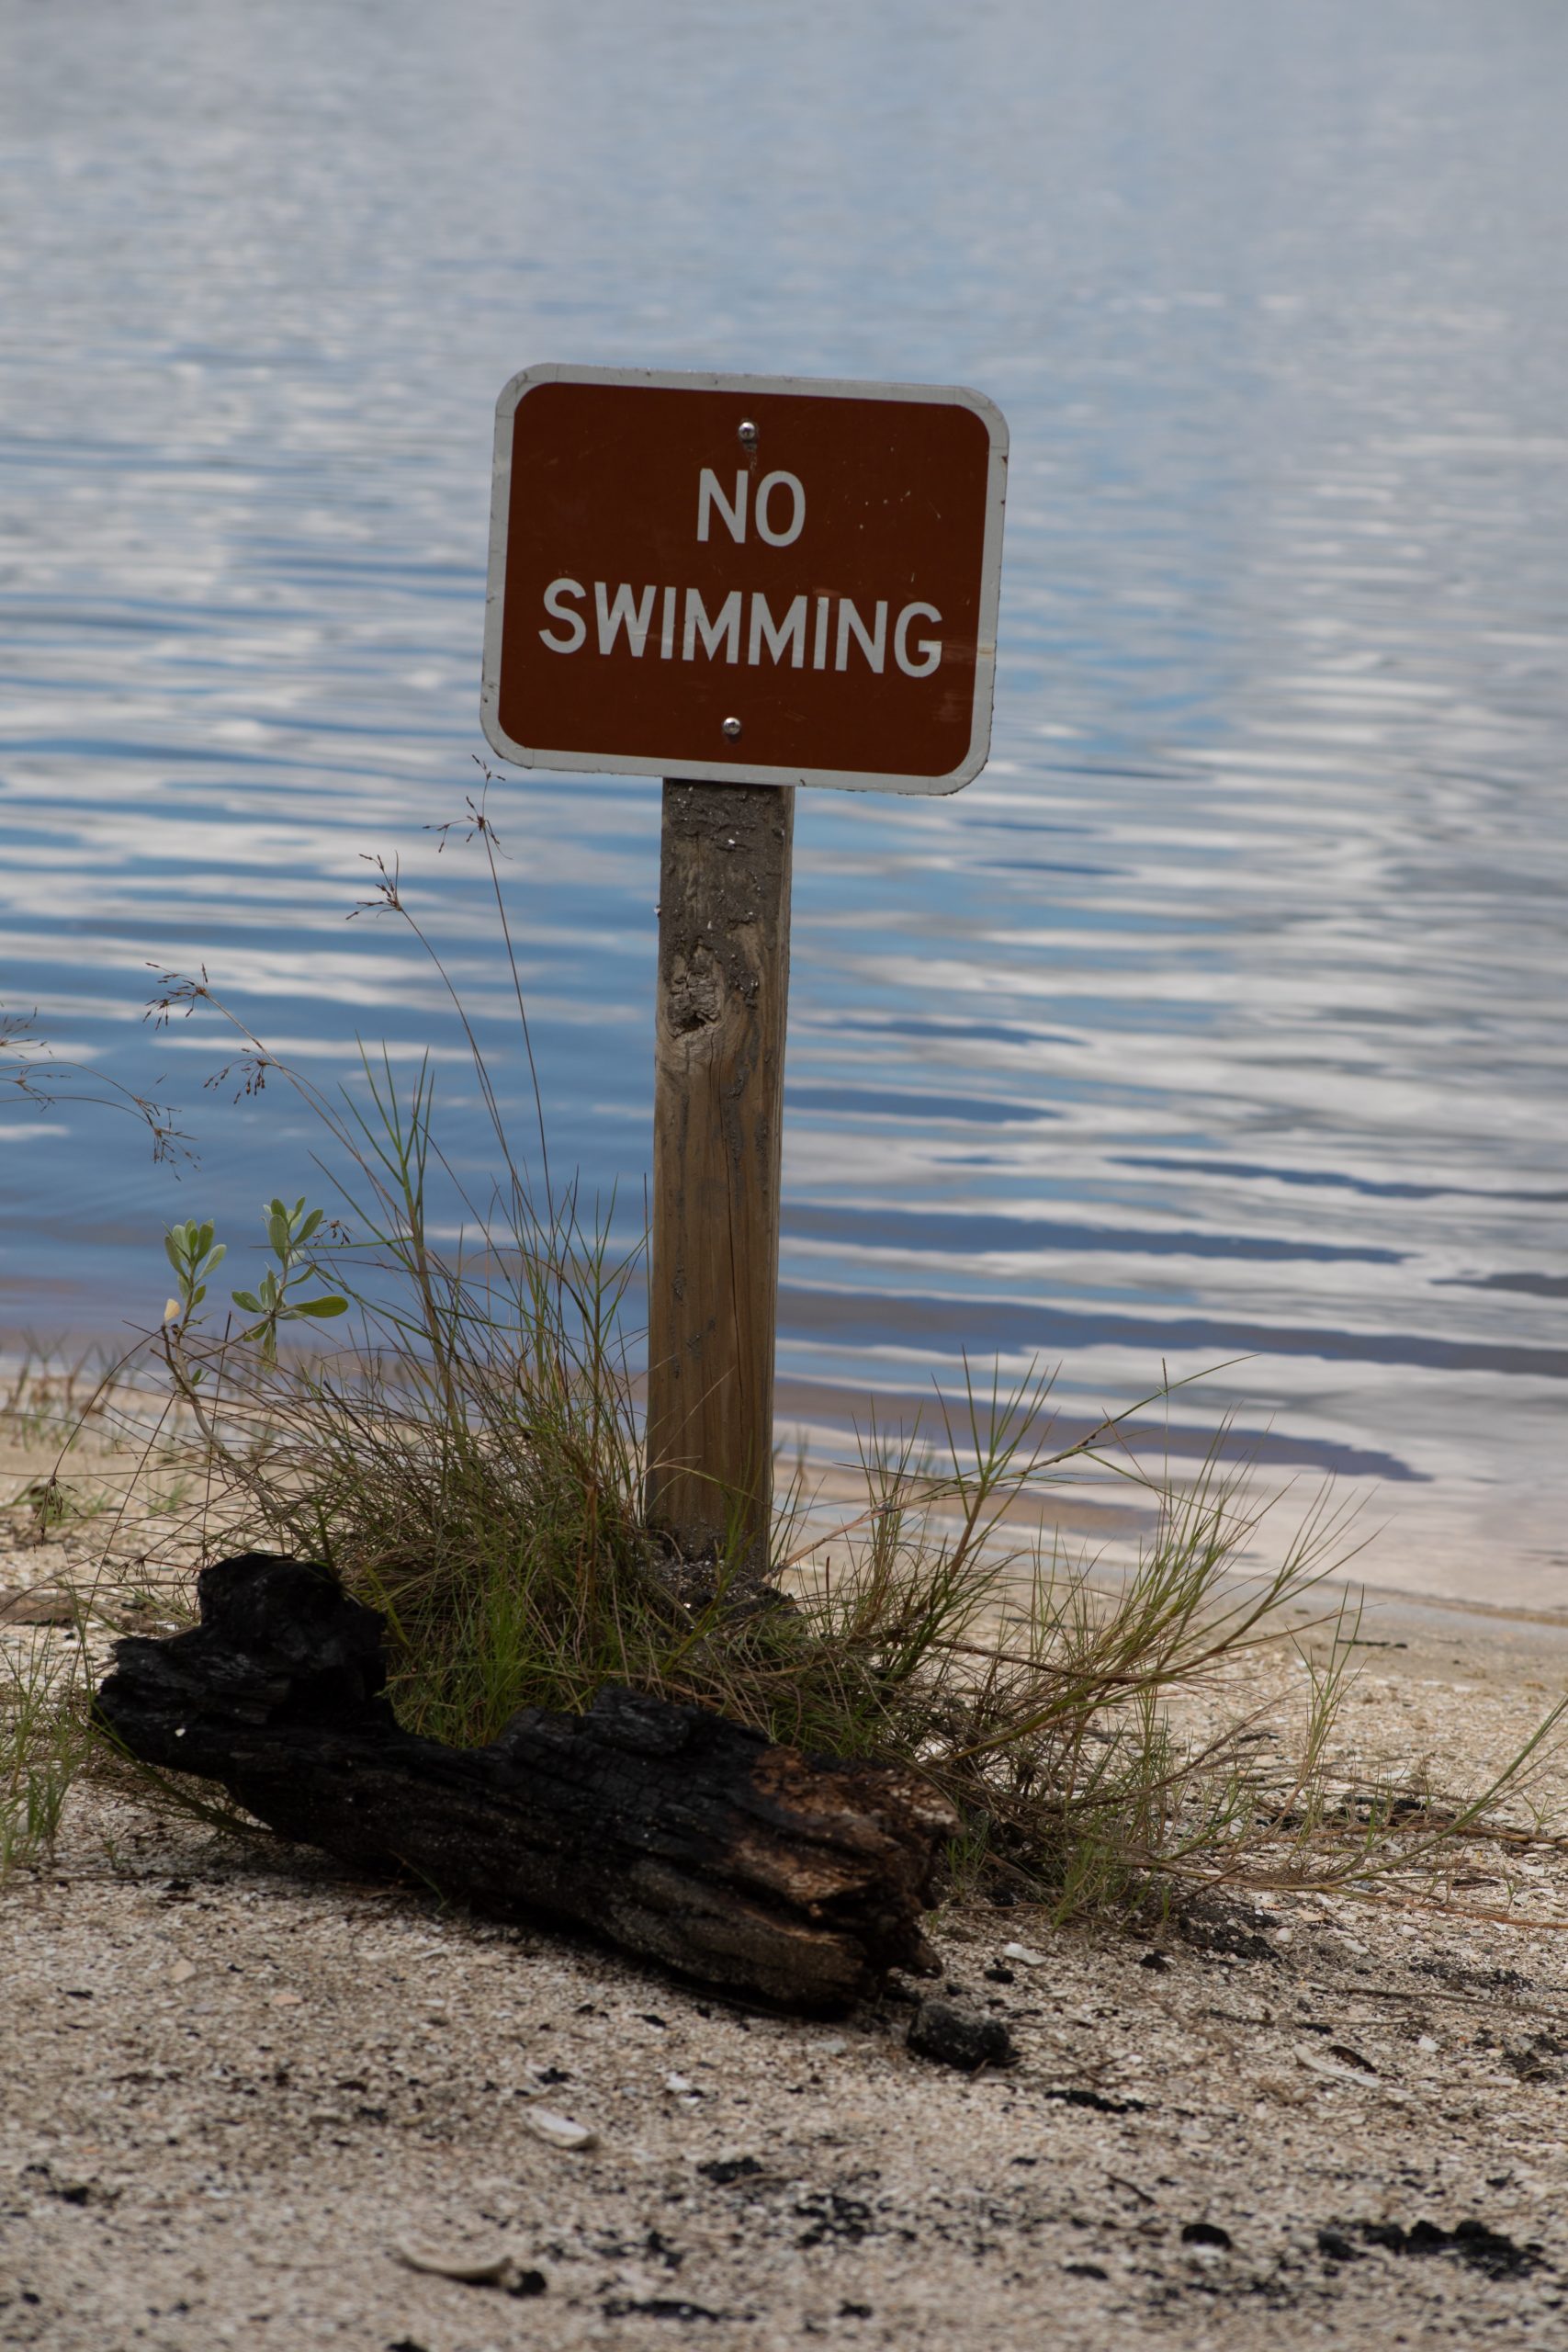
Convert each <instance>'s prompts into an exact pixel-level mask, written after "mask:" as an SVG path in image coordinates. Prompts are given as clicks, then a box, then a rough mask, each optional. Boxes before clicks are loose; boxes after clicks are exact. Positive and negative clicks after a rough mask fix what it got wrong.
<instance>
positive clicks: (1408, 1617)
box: [0, 1546, 1568, 2352]
mask: <svg viewBox="0 0 1568 2352" xmlns="http://www.w3.org/2000/svg"><path fill="white" fill-rule="evenodd" d="M81 1556H82V1555H80V1554H75V1555H73V1552H71V1551H62V1550H61V1549H59V1548H58V1547H55V1546H48V1547H45V1548H44V1549H43V1550H41V1551H40V1550H27V1551H19V1552H16V1553H13V1555H11V1556H10V1558H9V1559H8V1560H6V1561H5V1562H3V1563H0V1582H4V1583H9V1584H15V1583H17V1582H18V1581H26V1582H29V1583H39V1582H42V1581H44V1580H45V1579H46V1578H47V1577H51V1576H53V1575H56V1574H60V1573H67V1574H69V1573H72V1572H73V1559H74V1565H75V1568H76V1570H77V1572H79V1569H80V1559H81ZM1362 1632H1363V1635H1364V1637H1365V1639H1366V1641H1367V1642H1368V1643H1369V1645H1376V1646H1369V1647H1368V1649H1367V1651H1366V1653H1365V1657H1366V1661H1367V1664H1366V1669H1365V1675H1364V1679H1363V1684H1362V1688H1361V1690H1360V1691H1359V1693H1358V1694H1357V1696H1356V1697H1355V1698H1353V1699H1352V1701H1351V1702H1350V1704H1351V1707H1352V1708H1356V1709H1359V1710H1360V1711H1361V1720H1362V1721H1363V1722H1364V1723H1365V1724H1366V1725H1367V1726H1368V1729H1369V1732H1370V1733H1371V1734H1372V1735H1374V1736H1373V1737H1372V1739H1371V1745H1372V1746H1373V1747H1377V1748H1378V1749H1380V1750H1381V1751H1382V1752H1383V1753H1384V1754H1388V1755H1397V1756H1403V1757H1404V1758H1407V1759H1412V1760H1419V1759H1420V1758H1424V1757H1430V1758H1434V1759H1437V1760H1438V1761H1439V1762H1441V1763H1442V1764H1443V1765H1444V1766H1445V1767H1447V1768H1448V1769H1449V1770H1450V1772H1452V1773H1456V1774H1462V1773H1463V1772H1464V1771H1465V1770H1467V1769H1468V1767H1469V1766H1470V1765H1471V1764H1472V1763H1479V1762H1480V1761H1481V1760H1482V1759H1483V1758H1485V1757H1486V1756H1488V1755H1492V1756H1501V1755H1502V1754H1504V1753H1506V1750H1507V1748H1508V1747H1509V1746H1510V1745H1512V1744H1514V1743H1515V1742H1516V1741H1517V1739H1518V1738H1519V1737H1522V1736H1524V1735H1525V1734H1526V1733H1527V1732H1528V1730H1529V1726H1530V1724H1532V1723H1533V1722H1534V1721H1535V1720H1537V1719H1538V1718H1539V1717H1540V1714H1541V1713H1543V1712H1544V1711H1545V1707H1546V1706H1547V1705H1548V1704H1550V1703H1551V1699H1552V1698H1553V1697H1554V1696H1555V1695H1556V1694H1557V1693H1558V1692H1560V1691H1561V1690H1562V1687H1563V1683H1564V1679H1565V1677H1568V1629H1565V1628H1564V1627H1563V1626H1562V1624H1561V1623H1557V1622H1555V1621H1554V1622H1551V1623H1532V1622H1531V1621H1529V1620H1522V1619H1516V1618H1509V1617H1506V1616H1503V1615H1497V1614H1489V1613H1485V1612H1477V1611H1464V1610H1461V1609H1457V1608H1453V1607H1450V1606H1448V1605H1425V1604H1418V1603H1412V1602H1410V1601H1408V1600H1403V1599H1398V1600H1396V1599H1388V1600H1382V1601H1376V1602H1375V1603H1374V1606H1373V1608H1372V1610H1371V1612H1370V1613H1369V1615H1368V1617H1367V1619H1366V1620H1365V1622H1364V1624H1363V1628H1362ZM6 1638H9V1639H12V1640H18V1639H21V1638H23V1636H22V1635H21V1634H17V1633H13V1634H10V1635H8V1636H7V1637H6ZM28 1638H31V1636H28ZM46 1638H50V1639H63V1636H62V1635H51V1636H47V1637H46ZM1510 1868H1511V1871H1512V1876H1513V1879H1514V1883H1515V1889H1516V1891H1517V1899H1518V1901H1519V1903H1520V1905H1522V1909H1523V1914H1524V1916H1525V1917H1529V1918H1533V1919H1535V1920H1536V1922H1537V1924H1536V1925H1535V1926H1533V1927H1531V1926H1518V1927H1505V1926H1502V1925H1498V1924H1495V1923H1493V1922H1490V1921H1488V1920H1486V1919H1485V1918H1483V1917H1465V1918H1460V1917H1452V1916H1448V1915H1443V1914H1438V1913H1412V1912H1409V1911H1407V1910H1401V1909H1397V1908H1379V1907H1376V1906H1371V1905H1365V1904H1356V1903H1352V1902H1348V1901H1342V1900H1333V1901H1325V1900H1321V1899H1318V1898H1308V1897H1269V1898H1268V1899H1267V1900H1266V1901H1264V1900H1257V1901H1255V1900H1252V1899H1248V1900H1247V1901H1245V1902H1233V1903H1231V1904H1230V1905H1228V1906H1223V1907H1219V1908H1215V1909H1213V1910H1211V1912H1210V1913H1209V1914H1208V1915H1207V1916H1206V1917H1196V1918H1194V1919H1192V1920H1190V1922H1189V1923H1188V1924H1187V1925H1186V1926H1185V1927H1184V1928H1181V1927H1177V1926H1175V1925H1170V1926H1168V1927H1167V1928H1163V1929H1160V1930H1159V1931H1157V1932H1153V1933H1151V1932H1150V1931H1147V1930H1145V1932H1143V1933H1141V1934H1137V1935H1134V1934H1130V1933H1128V1932H1125V1931H1123V1930H1122V1929H1120V1928H1108V1927H1097V1928H1070V1929H1066V1930H1063V1931H1060V1932H1057V1931H1054V1930H1053V1929H1052V1928H1050V1926H1049V1924H1048V1923H1047V1922H1046V1921H1045V1920H1044V1919H1043V1917H1041V1916H1040V1915H1039V1914H1038V1913H1033V1912H1030V1911H1027V1910H1024V1909H1021V1908H1018V1907H1014V1908H1012V1909H1009V1910H1001V1909H997V1908H992V1907H990V1906H988V1905H967V1906H961V1907H954V1908H953V1909H951V1910H950V1911H948V1912H947V1913H945V1914H944V1915H942V1917H941V1918H940V1920H939V1923H938V1928H937V1937H936V1940H937V1942H938V1945H939V1947H940V1950H941V1951H942V1958H943V1962H944V1964H945V1968H946V1973H947V1981H948V1983H949V1984H950V1985H952V1986H953V1987H955V1988H956V1989H957V1990H958V1991H959V1992H961V1993H962V1995H963V1996H964V1997H966V1998H968V1999H970V2000H972V2001H975V2002H977V2003H980V2004H983V2005H986V2006H987V2007H990V2008H991V2009H993V2010H994V2011H995V2013H996V2014H998V2015H999V2016H1002V2017H1005V2018H1006V2019H1007V2021H1008V2023H1009V2025H1010V2029H1011V2030H1012V2033H1013V2036H1014V2039H1015V2041H1016V2044H1017V2047H1018V2051H1019V2060H1018V2063H1017V2064H1016V2065H1014V2066H1012V2067H1010V2068H1009V2069H1006V2070H1005V2071H998V2072H990V2073H986V2074H982V2075H979V2076H976V2077H975V2078H969V2077H965V2076H964V2075H958V2074H954V2073H953V2072H950V2071H948V2070H945V2069H942V2068H941V2067H937V2066H933V2065H932V2064H930V2063H928V2062H925V2061H922V2060H919V2059H918V2058H915V2057H912V2056H911V2055H910V2054H909V2053H908V2052H907V2051H906V2050H905V2048H904V2047H903V2033H904V2030H905V2027H906V2025H907V2021H908V2015H909V2011H908V2006H907V2004H906V2003H903V2002H900V2001H897V2000H893V2001H889V2002H887V2003H885V2004H883V2005H881V2006H880V2007H876V2008H874V2009H867V2010H865V2011H863V2012H861V2013H857V2014H855V2015H852V2016H850V2017H847V2018H838V2019H832V2020H829V2021H826V2022H824V2021H812V2022H801V2021H799V2020H795V2019H791V2018H780V2017H776V2016H773V2015H764V2014H757V2013H749V2012H747V2011H745V2010H743V2009H739V2008H737V2007H731V2006H729V2005H728V2004H726V2003H724V2002H722V2001H719V2000H716V1999H715V1998H713V1997H712V1996H706V1995H704V1994H702V1993H700V1992H697V1991H694V1990H693V1989H691V1988H689V1987H683V1986H681V1985H676V1984H674V1983H671V1981H670V1980H669V1979H668V1978H666V1977H662V1976H659V1975H656V1974H654V1973H651V1972H649V1971H646V1970H643V1969H640V1968H637V1967H635V1966H633V1965H630V1964H628V1963H626V1962H623V1961H621V1960H619V1959H617V1958H615V1956H614V1955H612V1954H608V1953H605V1952H604V1951H597V1950H594V1949H592V1948H590V1947H587V1946H584V1945H581V1944H573V1943H570V1942H568V1941H565V1940H563V1939H559V1938H558V1937H556V1936H554V1935H549V1934H545V1933H539V1932H532V1931H529V1932H521V1931H516V1930H513V1929H510V1928H497V1927H495V1926H493V1925H491V1924H489V1923H486V1922H484V1921H482V1920H479V1919H476V1918H473V1917H469V1916H468V1915H466V1914H463V1913H457V1912H453V1911H450V1910H446V1909H444V1908H443V1907H442V1906H441V1905H438V1904H437V1903H436V1902H435V1901H434V1900H433V1899H430V1898H427V1897H425V1896H423V1895H421V1894H411V1893H409V1892H406V1891H402V1890H395V1889H387V1888H384V1887H380V1886H376V1885H370V1884H367V1883H364V1882H362V1881H357V1880H354V1879H352V1878H349V1877H347V1876H345V1875H344V1873H343V1872H342V1871H340V1870H339V1869H338V1868H337V1867H336V1866H335V1865H333V1864H332V1863H330V1862H328V1861H326V1860H324V1859H323V1858H321V1857H320V1856H316V1855H312V1854H310V1853H309V1852H305V1851H302V1850H300V1849H292V1848H288V1847H284V1846H280V1845H278V1844H276V1843H275V1842H272V1841H265V1842H258V1843H257V1845H256V1846H255V1847H254V1849H253V1848H244V1847H236V1846H235V1845H234V1844H233V1843H232V1842H231V1841H227V1840H220V1839H218V1838H214V1837H213V1836H212V1835H210V1834H209V1832H208V1831H207V1830H206V1829H205V1828H203V1827H202V1826H200V1825H199V1824H196V1823H193V1822H190V1821H188V1820H186V1819H183V1818H169V1819H162V1820H161V1819H159V1818H158V1817H157V1816H156V1815H155V1814H153V1813H152V1812H150V1811H149V1810H148V1809H147V1807H146V1805H145V1804H141V1803H140V1802H139V1803H135V1804H132V1803H130V1802H128V1801H127V1800H126V1799H125V1798H124V1797H122V1796H120V1795H118V1794H116V1793H115V1792H112V1791H109V1790H106V1789H103V1788H99V1787H87V1788H84V1789H82V1790H81V1791H79V1792H78V1793H77V1794H76V1795H75V1796H74V1797H73V1800H72V1802H71V1804H70V1806H69V1808H68V1813H67V1817H66V1822H65V1827H64V1834H63V1836H62V1841H61V1846H60V1849H59V1853H58V1856H57V1860H56V1864H55V1867H54V1868H53V1869H52V1870H51V1871H49V1872H47V1873H46V1874H44V1875H42V1876H39V1877H38V1878H34V1879H23V1880H20V1881H18V1882H17V1883H14V1884H13V1885H12V1887H11V1888H10V1889H9V1890H8V1891H7V1892H6V1894H4V1896H3V1897H0V1952H3V1958H0V1981H3V1983H4V1985H5V1988H6V1989H5V1996H4V1998H5V2005H6V2034H5V2037H4V2048H3V2052H0V2074H3V2076H4V2097H3V2099H0V2343H4V2344H6V2345H13V2344H14V2345H18V2346H20V2345H38V2346H45V2345H47V2346H50V2347H51V2352H129V2348H130V2347H133V2346H134V2347H143V2346H145V2347H148V2352H207V2347H209V2346H212V2345H214V2344H234V2345H240V2346H247V2347H249V2346H275V2347H287V2352H315V2347H318V2346H325V2345H341V2346H344V2347H352V2352H492V2348H493V2352H502V2347H508V2352H509V2348H510V2347H513V2346H517V2347H523V2346H535V2345H541V2346H542V2345H548V2346H552V2347H572V2346H617V2347H621V2346H624V2347H626V2352H634V2347H641V2346H669V2345H671V2344H682V2345H684V2344H685V2343H687V2342H689V2341H690V2342H695V2343H699V2344H704V2345H710V2346H714V2347H715V2352H725V2347H729V2346H734V2347H737V2352H739V2347H743V2346H744V2347H756V2352H762V2347H770V2352H771V2347H774V2346H796V2345H799V2344H802V2343H804V2342H806V2341H807V2340H809V2339H812V2338H824V2339H827V2340H829V2341H830V2342H833V2343H838V2344H842V2345H844V2346H887V2347H890V2352H891V2348H892V2347H897V2352H917V2347H919V2352H924V2348H925V2347H930V2352H939V2347H949V2346H952V2347H964V2352H969V2347H975V2348H976V2352H980V2347H985V2352H990V2347H994V2346H1007V2347H1011V2346H1020V2347H1025V2346H1027V2347H1031V2352H1032V2347H1035V2346H1043V2345H1046V2344H1049V2345H1052V2346H1056V2345H1060V2346H1075V2347H1076V2346H1083V2347H1086V2352H1087V2348H1088V2347H1095V2352H1100V2347H1105V2352H1110V2348H1111V2347H1112V2346H1116V2347H1122V2346H1126V2345H1128V2344H1130V2343H1132V2344H1141V2343H1144V2342H1148V2343H1151V2344H1169V2345H1171V2346H1194V2347H1197V2346H1227V2347H1228V2346H1237V2347H1250V2346H1264V2345H1267V2346H1295V2345H1297V2344H1303V2345H1304V2344H1308V2343H1312V2344H1317V2343H1319V2342H1324V2341H1327V2342H1339V2343H1343V2344H1345V2345H1347V2346H1368V2345H1372V2344H1383V2343H1393V2344H1404V2345H1406V2346H1413V2347H1414V2346H1427V2345H1433V2346H1436V2345H1444V2346H1473V2345H1476V2344H1479V2343H1482V2342H1485V2343H1488V2344H1494V2343H1495V2344H1500V2345H1520V2346H1526V2345H1528V2346H1545V2345H1550V2344H1555V2343H1564V2344H1568V1966H1565V1957H1564V1950H1563V1932H1562V1930H1560V1929H1558V1928H1552V1927H1550V1926H1548V1925H1546V1924H1544V1922H1545V1921H1546V1920H1547V1919H1549V1918H1551V1917H1568V1868H1565V1867H1563V1866H1562V1864H1561V1863H1560V1862H1557V1861H1554V1860H1552V1859H1551V1857H1550V1856H1546V1855H1542V1854H1541V1853H1540V1851H1539V1849H1538V1850H1537V1853H1536V1855H1535V1856H1534V1857H1532V1858H1529V1859H1528V1860H1526V1862H1524V1863H1523V1864H1515V1865H1512V1866H1510ZM1503 1870H1504V1864H1503V1863H1501V1862H1500V1861H1499V1860H1498V1859H1497V1857H1496V1855H1495V1851H1493V1850H1491V1849H1477V1851H1476V1857H1475V1860H1474V1863H1473V1870H1472V1872H1471V1873H1470V1874H1471V1876H1472V1879H1473V1880H1474V1881H1475V1882H1476V1883H1474V1884H1473V1885H1472V1888H1471V1889H1469V1890H1467V1891H1466V1892H1465V1893H1464V1894H1463V1895H1462V1896H1461V1899H1462V1900H1465V1901H1469V1902H1473V1903H1474V1904H1476V1905H1479V1906H1482V1907H1483V1908H1496V1907H1499V1906H1500V1905H1501V1904H1502V1902H1503V1901H1504V1900H1505V1899H1506V1897H1507V1895H1508V1894H1509V1889H1508V1888H1507V1887H1506V1886H1505V1885H1503V1884H1502V1883H1500V1880H1501V1875H1502V1872H1503ZM1010 1944H1012V1945H1018V1944H1022V1945H1024V1946H1026V1947H1028V1948H1029V1949H1030V1950H1031V1951H1032V1952H1034V1953H1036V1954H1038V1955H1039V1960H1038V1964H1035V1965H1030V1964H1027V1963H1026V1962H1022V1961H1021V1960H1019V1959H1017V1958H1016V1957H1014V1958H1011V1959H1010V1958H1009V1957H1008V1955H1007V1951H1006V1947H1007V1946H1008V1945H1010ZM542 2110H547V2111H553V2112H555V2113H558V2114H564V2115H565V2116H567V2117H568V2118H570V2120H573V2121H576V2122H578V2123H581V2124H582V2125H584V2126H586V2127H588V2128H589V2129H590V2130H591V2131H592V2133H593V2134H594V2135H595V2138H594V2142H593V2144H592V2146H590V2147H587V2148H584V2149H580V2150H576V2151H571V2150H568V2149H564V2148H562V2147H559V2146H558V2145H556V2144H554V2143H552V2142H551V2141H550V2140H549V2139H548V2138H547V2137H542V2136H541V2133H540V2124H539V2118H540V2115H541V2111H542ZM400 2246H401V2247H403V2248H405V2249H410V2250H412V2251H414V2252H416V2253H417V2252H418V2251H419V2250H420V2249H421V2248H423V2249H424V2250H425V2251H426V2252H427V2253H429V2254H431V2255H432V2256H434V2258H437V2259H439V2260H443V2261H446V2262H448V2263H450V2262H454V2261H457V2260H461V2259H468V2260H469V2261H470V2262H477V2263H479V2264H480V2265H481V2266H482V2265H483V2264H485V2263H486V2262H491V2263H493V2262H496V2261H499V2260H500V2259H501V2258H502V2257H505V2258H506V2259H507V2260H508V2261H509V2262H510V2264H511V2266H512V2267H511V2268H510V2269H508V2270H507V2271H506V2272H505V2274H504V2278H503V2280H502V2282H501V2283H491V2284H483V2283H461V2282H459V2281H457V2280H456V2279H452V2278H446V2277H443V2276H437V2275H432V2274H430V2273H425V2272H420V2271H416V2270H414V2269H412V2268H411V2267H408V2264H407V2262H406V2261H405V2260H404V2259H403V2258H402V2257H401V2256H400V2253H399V2251H398V2249H399V2248H400ZM513 2289H519V2290H523V2291H511V2290H513Z"/></svg>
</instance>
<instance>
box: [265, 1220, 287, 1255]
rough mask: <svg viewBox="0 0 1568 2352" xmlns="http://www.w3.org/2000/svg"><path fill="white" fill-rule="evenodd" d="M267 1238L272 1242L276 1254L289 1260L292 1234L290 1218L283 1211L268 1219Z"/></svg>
mask: <svg viewBox="0 0 1568 2352" xmlns="http://www.w3.org/2000/svg"><path fill="white" fill-rule="evenodd" d="M266 1238H267V1239H268V1241H269V1242H270V1243H271V1244H272V1247H273V1250H274V1252H275V1254H276V1256H277V1257H279V1258H281V1259H283V1260H285V1261H287V1260H288V1244H289V1240H290V1238H291V1236H290V1234H289V1231H288V1218H287V1217H286V1216H283V1215H282V1213H281V1212H279V1214H278V1215H277V1216H272V1217H269V1218H268V1219H267V1227H266Z"/></svg>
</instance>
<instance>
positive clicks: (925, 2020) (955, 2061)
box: [908, 1999, 1013, 2074]
mask: <svg viewBox="0 0 1568 2352" xmlns="http://www.w3.org/2000/svg"><path fill="white" fill-rule="evenodd" d="M908 2046H909V2048H910V2049H911V2050H912V2051H914V2052H916V2054H917V2055H918V2056H919V2057H921V2058H934V2059H936V2060H937V2062H938V2063H939V2064H942V2065H943V2066H963V2067H964V2068H966V2069H967V2071H968V2072H969V2073H970V2074H976V2073H977V2072H978V2071H979V2069H980V2068H981V2067H982V2066H1005V2065H1007V2064H1008V2063H1009V2062H1010V2059H1011V2058H1012V2056H1013V2046H1012V2036H1011V2035H1010V2033H1009V2031H1008V2030H1007V2028H1006V2026H1005V2025H1003V2023H1002V2021H1001V2019H1000V2018H988V2017H986V2016H984V2015H983V2014H982V2013H981V2012H980V2011H979V2010H978V2009H966V2008H963V2007H960V2006H959V2004H958V2003H957V2002H956V2001H942V2000H935V1999H933V2000H927V2001H922V2002H921V2003H920V2006H919V2008H918V2009H917V2010H916V2011H915V2015H914V2018H913V2020H912V2022H911V2024H910V2027H909V2034H908Z"/></svg>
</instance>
